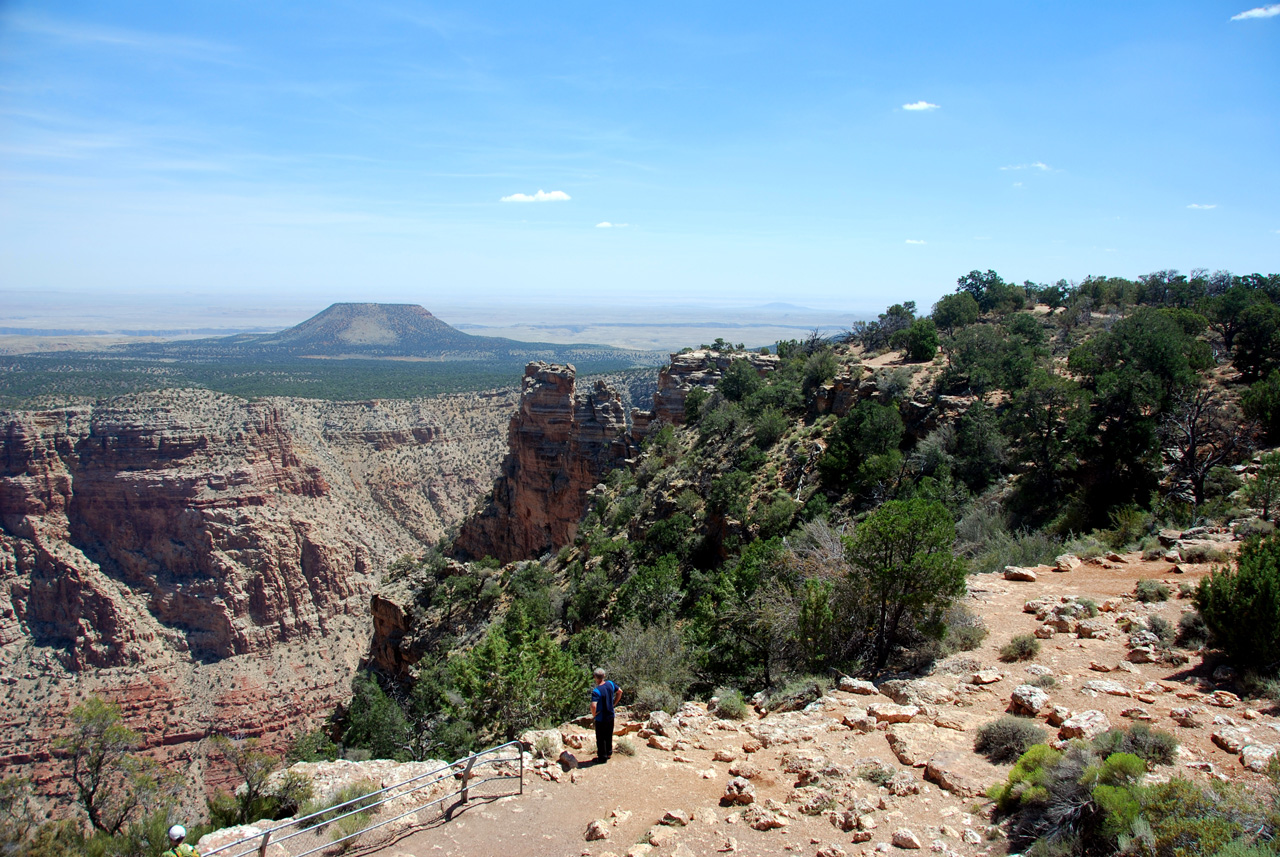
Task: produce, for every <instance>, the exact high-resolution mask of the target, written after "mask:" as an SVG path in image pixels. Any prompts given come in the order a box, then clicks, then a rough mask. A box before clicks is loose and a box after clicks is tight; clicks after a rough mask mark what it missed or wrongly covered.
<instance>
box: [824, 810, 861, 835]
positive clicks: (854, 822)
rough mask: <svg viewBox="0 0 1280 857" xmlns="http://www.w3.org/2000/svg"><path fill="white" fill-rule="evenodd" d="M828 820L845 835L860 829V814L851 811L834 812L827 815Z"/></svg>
mask: <svg viewBox="0 0 1280 857" xmlns="http://www.w3.org/2000/svg"><path fill="white" fill-rule="evenodd" d="M827 818H828V819H829V820H830V821H831V824H832V825H833V826H834V827H835V828H836V830H842V831H844V832H845V833H848V832H849V831H851V830H857V828H858V814H857V813H856V812H854V811H853V810H851V809H838V810H832V811H831V812H830V813H828V814H827Z"/></svg>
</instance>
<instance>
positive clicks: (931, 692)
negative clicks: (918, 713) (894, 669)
mask: <svg viewBox="0 0 1280 857" xmlns="http://www.w3.org/2000/svg"><path fill="white" fill-rule="evenodd" d="M880 692H881V693H883V694H884V695H885V696H887V697H889V698H890V699H892V700H893V701H894V702H896V703H898V704H899V705H950V704H951V703H953V702H955V701H956V695H955V692H954V691H953V690H951V689H950V688H947V687H945V686H943V685H941V684H939V683H938V682H936V681H933V680H932V679H927V678H920V679H914V680H911V681H906V680H902V679H896V680H893V681H886V682H883V683H882V684H881V685H880Z"/></svg>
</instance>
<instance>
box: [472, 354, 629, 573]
mask: <svg viewBox="0 0 1280 857" xmlns="http://www.w3.org/2000/svg"><path fill="white" fill-rule="evenodd" d="M576 374H577V373H576V371H575V369H574V367H573V366H572V365H568V366H564V365H557V364H550V363H543V362H535V363H530V364H529V365H528V366H527V367H526V368H525V373H524V382H523V387H522V392H521V395H520V405H519V407H518V409H517V410H516V414H515V416H513V417H512V418H511V427H510V429H509V431H508V435H507V436H508V445H509V448H508V452H507V456H506V459H505V460H504V461H503V463H502V471H501V475H500V476H499V477H498V479H497V480H496V481H495V482H494V484H493V491H492V493H491V494H490V496H489V497H488V498H487V500H486V501H485V504H484V506H483V507H482V508H481V510H480V511H479V512H478V513H477V514H476V515H474V516H473V517H471V518H470V519H469V520H468V521H467V522H466V524H465V525H464V526H463V528H462V531H461V533H460V534H459V536H458V539H457V541H456V542H455V544H454V549H455V550H456V551H457V552H458V553H459V554H461V555H464V556H469V557H473V558H480V557H485V556H492V557H495V558H497V559H499V560H501V561H502V562H504V563H505V562H512V561H514V560H517V559H525V558H528V557H533V556H537V555H539V554H541V553H543V552H545V551H548V550H554V549H555V548H558V547H560V546H562V545H565V544H568V543H569V542H570V541H572V540H573V537H574V535H575V534H576V533H577V530H578V522H579V521H580V520H581V519H582V516H583V514H584V513H585V512H586V509H587V502H588V497H587V492H588V491H590V490H591V489H592V488H594V487H595V486H596V484H597V483H599V481H600V479H601V478H602V477H603V476H604V474H606V473H608V472H609V471H610V470H612V469H613V468H615V467H617V466H618V465H620V464H622V463H623V462H625V461H626V459H627V457H628V456H629V455H630V454H631V453H632V452H633V451H634V449H633V447H632V445H631V443H630V440H629V437H628V433H627V422H626V417H625V415H624V413H623V410H622V401H621V399H620V397H619V396H618V394H617V393H616V392H615V391H614V390H612V389H610V388H609V387H608V386H607V385H605V384H604V383H603V382H596V384H595V385H594V386H593V387H592V389H591V390H590V391H588V392H586V393H578V392H577V391H576V389H575V377H576Z"/></svg>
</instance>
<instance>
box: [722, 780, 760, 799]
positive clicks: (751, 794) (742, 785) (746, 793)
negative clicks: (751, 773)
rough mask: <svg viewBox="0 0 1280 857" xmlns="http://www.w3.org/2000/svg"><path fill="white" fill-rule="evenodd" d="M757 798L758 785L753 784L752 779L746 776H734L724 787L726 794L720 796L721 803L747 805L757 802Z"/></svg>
mask: <svg viewBox="0 0 1280 857" xmlns="http://www.w3.org/2000/svg"><path fill="white" fill-rule="evenodd" d="M755 800H756V787H755V786H753V785H751V781H750V780H748V779H747V778H746V777H734V778H733V779H731V780H729V784H728V785H727V786H725V787H724V796H723V797H721V798H720V803H722V804H726V805H728V804H743V805H746V804H752V803H755Z"/></svg>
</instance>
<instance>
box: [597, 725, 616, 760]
mask: <svg viewBox="0 0 1280 857" xmlns="http://www.w3.org/2000/svg"><path fill="white" fill-rule="evenodd" d="M612 755H613V718H612V717H610V718H608V719H602V720H597V721H596V758H597V759H599V760H600V761H602V762H607V761H609V757H610V756H612Z"/></svg>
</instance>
